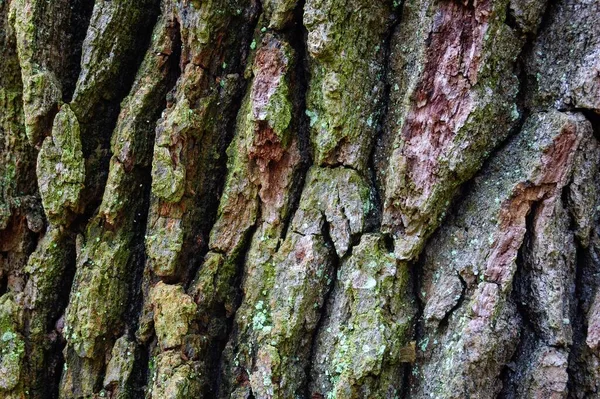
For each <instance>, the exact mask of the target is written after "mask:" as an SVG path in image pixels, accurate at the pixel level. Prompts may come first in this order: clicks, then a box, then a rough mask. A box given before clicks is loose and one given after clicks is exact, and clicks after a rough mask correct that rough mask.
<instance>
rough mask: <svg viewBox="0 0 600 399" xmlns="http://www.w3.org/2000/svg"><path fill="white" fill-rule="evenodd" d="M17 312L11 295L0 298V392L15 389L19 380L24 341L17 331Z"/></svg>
mask: <svg viewBox="0 0 600 399" xmlns="http://www.w3.org/2000/svg"><path fill="white" fill-rule="evenodd" d="M17 312H18V306H17V304H16V303H15V301H14V299H13V297H12V295H11V294H5V295H3V296H2V297H0V392H2V391H4V392H6V391H11V390H13V389H15V388H16V387H17V386H18V385H19V382H20V378H21V373H22V367H23V364H22V363H23V358H24V355H25V341H24V340H23V338H22V337H21V335H20V334H19V333H18V331H17V323H16V318H17Z"/></svg>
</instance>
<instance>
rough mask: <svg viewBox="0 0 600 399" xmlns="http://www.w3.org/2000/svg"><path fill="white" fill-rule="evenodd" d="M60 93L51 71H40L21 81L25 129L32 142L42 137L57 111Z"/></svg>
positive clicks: (37, 141) (36, 141)
mask: <svg viewBox="0 0 600 399" xmlns="http://www.w3.org/2000/svg"><path fill="white" fill-rule="evenodd" d="M61 97H62V93H61V90H60V83H59V82H58V80H57V79H56V77H55V76H54V74H53V73H51V72H48V71H42V72H38V73H35V74H32V75H31V76H28V77H26V80H25V81H24V82H23V111H24V113H25V131H26V132H27V138H28V139H29V142H30V143H32V144H37V143H39V142H40V140H42V139H43V138H44V135H45V133H46V129H48V127H49V126H48V125H49V122H51V119H50V120H48V119H49V118H52V116H53V115H54V113H55V112H56V111H58V107H59V104H60V101H61Z"/></svg>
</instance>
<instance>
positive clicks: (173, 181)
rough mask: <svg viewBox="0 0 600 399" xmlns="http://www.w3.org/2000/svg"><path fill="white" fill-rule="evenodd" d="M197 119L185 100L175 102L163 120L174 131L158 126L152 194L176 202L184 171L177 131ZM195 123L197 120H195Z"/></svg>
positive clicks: (179, 131)
mask: <svg viewBox="0 0 600 399" xmlns="http://www.w3.org/2000/svg"><path fill="white" fill-rule="evenodd" d="M194 120H196V121H197V117H196V116H195V111H194V110H192V109H190V108H189V105H188V104H187V101H185V100H184V101H181V102H178V103H177V105H175V107H174V109H173V111H172V112H171V113H169V115H168V117H167V119H166V120H165V121H164V122H163V123H162V124H165V125H168V126H173V127H174V129H177V130H176V131H169V130H165V129H162V128H160V127H159V128H158V129H157V131H156V142H155V145H154V155H153V157H152V193H153V194H154V195H156V196H157V197H158V198H161V199H163V200H164V201H167V202H178V201H180V200H181V198H182V197H183V193H184V191H185V179H186V170H185V164H184V163H183V161H182V159H181V157H182V151H183V148H182V147H181V145H182V143H176V142H175V138H176V137H177V136H176V134H182V133H184V132H185V130H186V129H187V128H190V127H191V126H192V125H194V122H193V121H194ZM196 123H197V122H196Z"/></svg>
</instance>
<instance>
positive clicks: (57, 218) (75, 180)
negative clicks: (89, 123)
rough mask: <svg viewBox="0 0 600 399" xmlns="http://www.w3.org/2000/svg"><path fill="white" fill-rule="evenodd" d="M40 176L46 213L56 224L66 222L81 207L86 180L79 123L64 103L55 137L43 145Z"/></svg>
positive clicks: (39, 167)
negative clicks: (80, 201) (81, 196)
mask: <svg viewBox="0 0 600 399" xmlns="http://www.w3.org/2000/svg"><path fill="white" fill-rule="evenodd" d="M37 176H38V185H39V190H40V196H41V197H42V204H43V205H44V210H45V211H46V215H47V216H48V218H49V219H50V221H51V222H53V223H57V224H62V223H66V222H67V221H68V218H69V216H70V215H71V214H72V213H75V212H77V211H78V210H79V207H80V206H81V204H80V203H79V200H80V194H81V191H82V189H83V187H84V182H85V160H84V158H83V152H82V147H81V138H80V129H79V122H78V121H77V117H76V116H75V114H74V113H73V111H71V108H70V107H69V106H68V105H63V107H62V108H61V110H60V112H59V113H58V114H57V115H56V117H55V118H54V125H53V127H52V136H51V137H47V138H46V139H45V140H44V143H43V144H42V148H41V149H40V152H39V154H38V163H37Z"/></svg>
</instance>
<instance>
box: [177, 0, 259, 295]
mask: <svg viewBox="0 0 600 399" xmlns="http://www.w3.org/2000/svg"><path fill="white" fill-rule="evenodd" d="M248 13H249V14H250V20H248V21H246V22H247V23H246V24H245V25H244V27H243V29H242V30H240V31H239V32H238V34H237V36H236V37H238V39H239V40H243V41H244V44H245V46H244V47H243V48H241V47H242V46H240V48H241V50H240V53H241V55H240V57H239V63H238V64H237V65H228V66H227V68H226V69H225V70H224V71H223V73H225V72H226V73H227V74H238V75H239V76H240V77H242V78H241V79H240V83H239V87H238V88H236V89H234V94H233V95H232V96H231V100H230V102H229V103H228V106H227V109H224V110H223V113H226V114H227V115H230V117H229V118H226V121H227V123H226V126H224V127H223V128H222V129H221V130H220V131H221V132H222V133H223V137H221V138H219V139H218V141H217V144H216V151H215V153H216V154H218V159H219V160H220V162H219V163H218V165H217V166H216V167H215V168H214V169H213V170H212V171H211V173H212V177H210V178H209V179H208V180H209V182H208V185H209V186H211V187H212V188H213V189H212V190H211V192H214V193H216V194H215V195H214V196H211V195H210V194H211V192H208V191H207V194H209V195H208V196H207V197H208V198H203V197H202V196H200V195H198V196H197V202H196V203H195V204H194V205H195V206H196V207H197V208H199V209H202V213H203V214H204V218H203V220H202V221H201V222H200V223H199V225H198V226H197V227H194V229H193V231H192V232H191V234H190V236H191V237H196V236H199V237H202V244H201V246H200V248H197V250H196V251H195V252H196V253H193V252H187V253H186V252H185V251H184V253H186V256H187V258H188V264H189V266H188V267H186V268H185V269H186V271H187V273H186V274H185V275H184V276H183V278H182V279H181V280H182V282H183V286H184V287H185V288H186V291H188V290H189V288H190V286H191V284H192V282H193V279H194V277H195V276H196V274H197V273H198V270H199V269H200V267H202V263H203V262H204V258H205V256H206V254H207V253H208V250H209V248H208V241H209V237H210V231H211V230H212V228H213V227H214V225H215V223H216V221H217V216H218V209H219V203H220V201H221V197H222V196H223V189H224V187H225V178H224V177H225V176H226V175H227V154H226V150H227V148H228V147H229V146H230V145H231V142H232V141H233V139H234V137H235V130H236V125H237V123H236V122H237V118H236V117H237V115H238V113H239V112H240V109H241V106H242V101H243V99H244V95H245V93H246V91H247V90H248V81H247V79H246V78H245V77H244V71H245V70H246V67H247V65H248V62H249V61H250V60H251V57H250V55H249V54H250V47H251V42H252V37H253V32H255V31H256V28H257V26H258V22H259V18H258V16H259V15H260V14H261V13H262V4H261V2H260V1H255V2H254V3H253V5H250V6H249V10H248ZM223 76H224V75H223ZM219 91H220V94H219V97H220V98H223V95H225V92H224V89H223V88H219ZM219 104H222V101H221V102H219ZM246 250H247V248H244V249H243V253H246ZM238 288H239V287H238Z"/></svg>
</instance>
